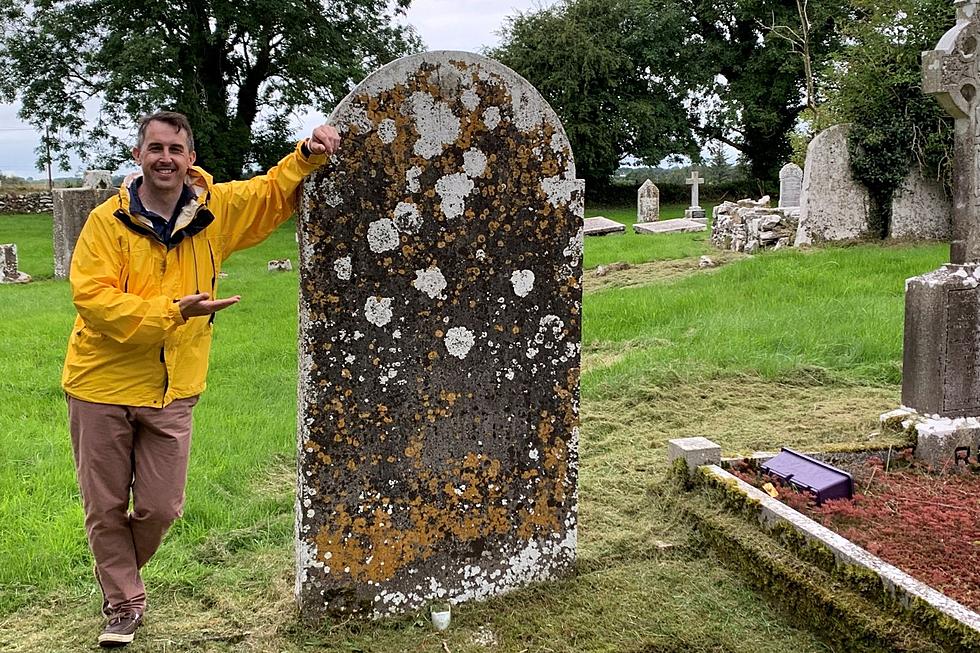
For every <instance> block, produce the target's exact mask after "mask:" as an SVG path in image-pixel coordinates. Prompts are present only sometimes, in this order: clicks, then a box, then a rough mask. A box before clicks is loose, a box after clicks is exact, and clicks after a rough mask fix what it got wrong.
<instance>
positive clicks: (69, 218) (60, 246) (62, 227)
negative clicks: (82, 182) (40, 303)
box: [52, 188, 119, 279]
mask: <svg viewBox="0 0 980 653" xmlns="http://www.w3.org/2000/svg"><path fill="white" fill-rule="evenodd" d="M118 192H119V191H117V190H116V189H113V188H108V189H107V188H63V189H55V190H54V191H53V192H52V196H53V199H54V203H53V209H54V210H53V213H54V229H53V232H54V233H53V235H54V276H55V278H56V279H67V278H68V272H69V271H70V270H71V255H72V252H74V251H75V243H77V242H78V236H79V234H81V233H82V227H83V226H84V225H85V221H86V220H88V214H89V213H91V212H92V209H94V208H95V207H97V206H98V205H99V204H101V203H102V202H104V201H106V200H107V199H109V198H111V197H114V196H115V195H116V193H118Z"/></svg>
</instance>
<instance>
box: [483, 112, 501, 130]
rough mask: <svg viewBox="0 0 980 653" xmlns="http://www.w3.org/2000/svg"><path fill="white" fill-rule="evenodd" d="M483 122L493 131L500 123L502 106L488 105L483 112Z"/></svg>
mask: <svg viewBox="0 0 980 653" xmlns="http://www.w3.org/2000/svg"><path fill="white" fill-rule="evenodd" d="M483 124H484V125H486V126H487V129H489V130H490V131H493V130H494V129H496V128H497V127H498V126H499V125H500V108H499V107H487V108H486V110H485V111H484V112H483Z"/></svg>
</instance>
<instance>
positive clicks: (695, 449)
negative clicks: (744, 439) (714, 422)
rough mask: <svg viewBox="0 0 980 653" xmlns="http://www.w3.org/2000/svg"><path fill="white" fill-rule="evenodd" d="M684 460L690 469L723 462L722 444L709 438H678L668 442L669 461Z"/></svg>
mask: <svg viewBox="0 0 980 653" xmlns="http://www.w3.org/2000/svg"><path fill="white" fill-rule="evenodd" d="M678 459H680V460H683V461H684V463H685V464H686V465H687V469H688V471H691V472H693V471H694V470H695V469H696V468H698V467H700V466H701V465H719V464H721V446H720V445H718V444H715V443H714V442H712V441H711V440H709V439H708V438H702V437H696V438H676V439H674V440H669V441H668V442H667V462H669V463H673V462H674V461H675V460H678Z"/></svg>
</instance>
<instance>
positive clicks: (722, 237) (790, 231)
mask: <svg viewBox="0 0 980 653" xmlns="http://www.w3.org/2000/svg"><path fill="white" fill-rule="evenodd" d="M798 223H799V209H797V208H796V207H786V208H775V209H774V208H769V196H768V195H766V196H763V197H762V199H759V200H751V199H744V200H739V201H738V203H735V202H722V203H721V204H719V205H717V206H716V207H715V208H714V213H713V218H712V221H711V243H712V244H713V245H715V247H719V248H721V249H730V250H732V251H734V252H745V253H746V254H752V253H754V252H756V251H758V250H760V249H776V248H777V247H785V246H786V245H787V244H789V241H790V239H791V238H793V236H794V235H795V234H796V230H797V226H798Z"/></svg>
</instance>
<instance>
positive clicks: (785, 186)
mask: <svg viewBox="0 0 980 653" xmlns="http://www.w3.org/2000/svg"><path fill="white" fill-rule="evenodd" d="M802 194H803V168H801V167H800V166H798V165H796V164H795V163H787V164H786V165H784V166H783V167H782V168H781V169H780V171H779V206H780V207H784V206H786V207H789V206H799V205H800V198H801V196H802Z"/></svg>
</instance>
